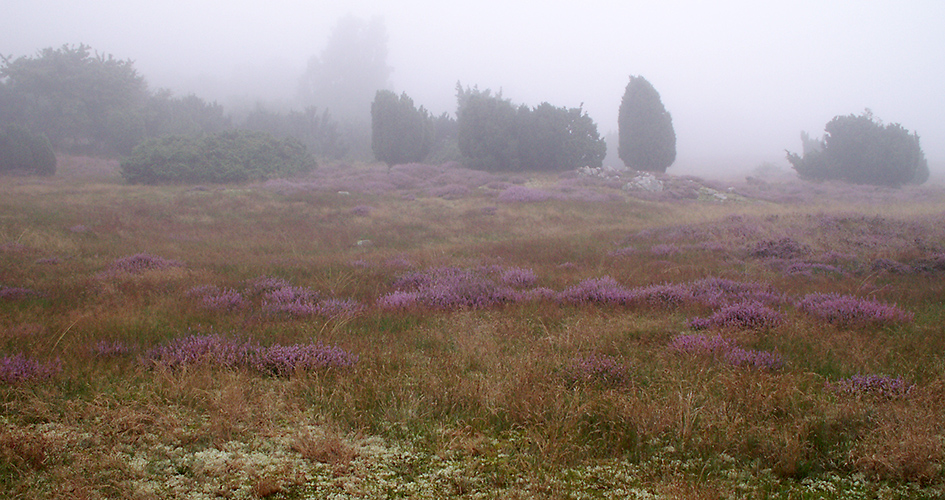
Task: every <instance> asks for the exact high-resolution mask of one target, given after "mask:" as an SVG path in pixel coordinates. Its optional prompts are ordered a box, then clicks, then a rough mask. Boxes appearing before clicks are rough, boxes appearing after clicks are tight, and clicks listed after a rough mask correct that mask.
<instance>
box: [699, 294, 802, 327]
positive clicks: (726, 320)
mask: <svg viewBox="0 0 945 500" xmlns="http://www.w3.org/2000/svg"><path fill="white" fill-rule="evenodd" d="M783 321H784V318H783V317H782V316H781V313H779V312H778V311H775V310H774V309H772V308H770V307H768V306H766V305H764V304H762V303H761V302H754V301H752V302H740V303H738V304H732V305H729V306H725V307H723V308H722V309H720V310H718V311H716V312H715V313H713V314H712V315H711V316H709V317H708V318H694V319H692V320H690V321H689V326H690V328H692V329H694V330H702V329H706V328H737V329H743V328H747V329H752V330H758V329H763V328H771V327H774V326H777V325H779V324H781V323H782V322H783Z"/></svg>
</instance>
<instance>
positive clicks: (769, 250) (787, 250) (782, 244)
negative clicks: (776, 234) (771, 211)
mask: <svg viewBox="0 0 945 500" xmlns="http://www.w3.org/2000/svg"><path fill="white" fill-rule="evenodd" d="M810 252H811V249H810V247H808V246H807V245H804V244H802V243H799V242H797V241H795V240H793V239H791V238H781V239H780V240H762V241H759V242H758V243H756V244H755V246H754V247H753V248H752V249H751V251H750V252H749V253H750V254H751V256H752V257H758V258H762V259H770V258H775V259H785V260H789V259H796V258H798V257H803V256H805V255H808V254H810Z"/></svg>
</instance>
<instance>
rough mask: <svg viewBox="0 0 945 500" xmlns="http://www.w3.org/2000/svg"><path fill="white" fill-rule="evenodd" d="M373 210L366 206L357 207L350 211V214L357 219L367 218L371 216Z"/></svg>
mask: <svg viewBox="0 0 945 500" xmlns="http://www.w3.org/2000/svg"><path fill="white" fill-rule="evenodd" d="M373 210H374V208H373V207H370V206H368V205H358V206H356V207H354V208H352V209H351V213H352V214H353V215H357V216H359V217H367V216H368V215H371V211H373Z"/></svg>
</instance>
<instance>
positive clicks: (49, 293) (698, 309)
mask: <svg viewBox="0 0 945 500" xmlns="http://www.w3.org/2000/svg"><path fill="white" fill-rule="evenodd" d="M60 169H61V170H63V171H62V174H61V175H58V176H57V177H56V178H53V179H46V180H39V181H37V180H32V179H24V178H16V179H0V191H2V193H3V196H2V197H0V286H7V287H20V288H26V289H30V290H35V291H38V292H41V293H40V294H38V295H29V296H28V298H26V299H16V300H6V299H0V356H7V355H13V354H16V353H27V354H29V355H30V356H32V357H34V358H36V359H38V360H41V361H52V360H55V359H59V361H60V362H61V364H62V371H61V372H59V373H57V374H55V375H54V376H53V377H52V378H50V379H44V380H37V381H31V382H29V383H21V384H13V385H4V386H0V425H2V427H0V489H3V490H4V491H8V492H12V496H13V497H22V498H192V497H211V496H225V497H233V498H262V497H271V498H323V497H327V496H330V495H337V496H338V497H339V498H348V497H355V498H358V497H360V498H365V497H396V496H402V497H409V498H444V497H468V498H474V497H476V495H477V494H484V495H486V496H487V497H493V498H576V497H582V495H583V496H584V497H587V498H652V497H656V498H727V497H729V496H730V494H731V492H737V494H736V496H738V497H755V498H760V497H775V496H780V497H784V498H809V497H815V496H824V495H826V496H828V497H829V496H830V495H833V497H834V498H846V497H849V496H856V495H862V496H866V497H882V498H896V497H897V496H898V497H901V498H906V497H923V496H924V497H927V498H934V497H935V496H936V495H941V494H942V488H943V484H945V471H943V470H942V467H941V464H942V463H943V461H945V412H943V410H942V408H941V405H940V403H939V402H940V401H942V400H943V399H945V382H943V380H945V358H943V354H942V353H943V352H945V351H943V349H945V331H943V330H942V326H941V325H942V324H943V323H942V319H943V318H945V308H943V307H942V304H941V300H940V299H941V293H942V286H943V285H942V279H941V277H942V273H943V272H945V270H931V271H923V272H910V273H899V272H890V271H885V270H882V269H877V268H874V266H873V262H874V261H875V260H876V259H880V258H885V259H893V260H895V261H897V262H899V263H902V264H903V265H910V266H911V265H918V264H921V263H922V262H925V261H928V259H931V258H934V257H935V256H936V255H938V254H941V253H943V252H945V230H942V227H945V224H943V222H945V221H943V220H942V214H943V213H945V196H943V195H942V193H941V192H940V190H937V189H936V188H928V189H925V190H913V189H912V188H909V192H905V190H904V191H901V192H900V191H883V190H871V189H864V190H861V191H859V192H854V190H850V189H849V188H845V187H837V186H824V185H820V186H813V187H811V188H810V189H811V190H812V192H813V194H811V195H805V194H804V191H800V190H799V188H798V187H797V186H793V185H792V186H785V187H783V188H779V187H777V186H774V185H772V186H768V188H767V189H768V190H769V191H768V192H767V199H768V200H769V201H757V200H753V199H751V198H736V199H737V200H739V201H734V202H726V203H715V202H706V201H669V200H655V201H654V199H650V200H645V199H641V198H638V197H634V196H629V195H627V194H625V193H623V192H622V191H620V190H619V188H614V187H613V186H611V185H608V184H605V183H599V184H593V188H594V189H597V190H599V191H600V192H602V193H605V194H607V196H608V197H609V198H606V199H609V200H610V201H588V200H581V199H573V198H572V199H552V200H548V201H543V202H539V203H505V202H500V201H498V200H497V195H498V193H499V192H500V191H499V190H497V189H492V188H488V187H486V186H479V187H475V186H473V187H471V188H470V189H469V190H468V192H467V194H466V195H463V196H460V197H457V198H453V199H443V198H439V197H437V196H435V195H431V194H428V192H427V191H424V190H423V189H425V188H418V187H411V188H409V189H407V188H405V189H401V190H400V191H397V190H394V191H383V190H381V191H377V190H376V189H375V188H371V189H375V190H370V189H366V190H365V191H357V190H356V189H353V188H351V187H348V186H355V187H357V183H356V182H355V181H351V183H350V184H343V183H342V184H339V185H344V186H345V187H346V190H349V189H350V190H351V192H350V194H339V193H338V192H337V191H338V190H340V189H337V190H336V189H322V188H320V187H319V186H318V184H317V183H314V182H307V181H298V182H297V184H291V183H287V184H286V185H285V186H283V185H281V184H280V186H282V187H280V188H279V189H273V188H272V187H271V186H226V187H210V188H208V189H206V190H193V189H192V188H191V187H187V186H171V187H142V186H123V185H121V184H118V183H117V180H116V179H117V178H116V177H114V176H113V175H112V174H110V173H109V172H112V173H113V172H114V165H113V164H111V163H105V164H102V163H100V162H95V161H94V160H92V159H68V160H67V161H66V162H64V163H61V164H60ZM355 170H356V171H357V173H358V175H360V176H366V177H370V176H374V177H371V178H372V179H377V178H381V179H383V175H382V174H381V173H379V172H376V171H375V170H377V169H376V168H375V167H370V166H364V167H357V168H356V169H355ZM339 172H341V171H340V170H339ZM339 175H340V174H339ZM499 180H502V179H501V178H500V179H499ZM339 182H340V181H339ZM359 182H360V181H359ZM557 182H558V179H556V178H553V177H547V176H546V177H543V178H541V179H538V180H537V181H536V182H535V183H534V185H536V186H541V187H542V188H546V189H552V188H553V187H554V186H555V185H556V183H557ZM588 182H590V181H588ZM289 184H291V185H289ZM549 186H550V187H549ZM290 187H291V189H289V188H290ZM739 189H740V188H739ZM777 189H783V190H784V197H785V198H787V199H794V200H795V201H779V197H778V196H776V195H777V193H776V192H775V190H777ZM831 190H833V191H831ZM831 193H834V194H835V195H836V196H834V197H833V201H831ZM803 196H810V197H809V198H806V199H804V198H801V197H803ZM798 198H800V199H799V200H798ZM771 200H773V201H771ZM365 206H367V207H371V208H370V209H369V210H365V209H363V208H361V209H358V210H355V209H356V208H358V207H365ZM783 238H788V239H790V240H792V241H794V242H796V243H798V244H799V245H803V246H806V248H809V249H810V253H809V255H806V256H804V259H806V260H805V261H804V262H808V263H809V262H814V263H824V262H826V261H824V260H819V259H821V255H822V254H823V253H824V252H828V251H831V252H834V253H835V254H843V255H846V256H847V257H844V259H845V260H842V262H841V263H840V264H838V265H839V266H840V268H839V272H832V273H819V274H810V275H792V274H789V273H785V272H784V271H782V267H778V265H780V264H778V263H777V262H772V261H771V260H770V259H763V258H758V257H755V256H752V248H754V245H756V244H758V243H759V242H763V241H778V240H781V239H783ZM365 240H370V243H364V241H365ZM359 241H360V242H362V243H361V244H358V242H359ZM659 244H663V245H676V246H677V248H678V251H676V252H669V253H663V254H656V253H653V252H651V251H650V249H651V247H653V246H654V245H659ZM629 246H632V247H634V248H635V250H634V251H631V252H626V253H625V254H620V255H614V254H613V252H614V251H615V250H617V249H621V248H625V247H629ZM142 252H147V253H149V254H152V255H156V256H160V257H163V258H165V259H173V260H176V261H180V262H182V263H183V266H182V267H170V268H166V269H160V270H149V271H145V272H143V273H139V274H134V273H114V272H110V271H109V267H110V266H111V265H112V263H113V262H114V261H115V260H116V259H118V258H120V257H123V256H127V255H133V254H137V253H142ZM831 262H833V261H831ZM441 266H458V267H462V268H469V269H478V268H480V267H481V266H486V267H488V266H492V267H499V268H510V267H525V268H528V269H531V270H533V271H534V273H535V275H536V276H537V283H536V284H535V286H541V287H547V288H549V289H551V290H554V291H561V290H564V289H565V288H567V287H569V286H572V285H575V284H577V283H579V282H580V281H581V280H584V279H587V278H600V277H603V276H611V277H613V278H615V279H616V280H617V281H618V282H619V283H621V284H622V285H624V286H626V287H641V286H645V285H650V284H658V283H686V282H690V281H694V280H698V279H702V278H706V277H721V278H726V279H731V280H735V281H739V282H762V283H765V284H768V285H770V286H771V287H772V288H773V289H775V290H777V291H778V292H779V293H783V294H785V296H786V298H787V300H785V301H784V302H783V303H780V304H779V305H777V306H776V307H778V308H779V310H780V311H781V313H782V314H783V316H784V321H783V322H782V323H780V324H778V325H776V326H773V327H768V328H765V329H759V330H723V331H721V332H720V334H721V335H723V336H725V337H726V338H728V339H730V340H731V341H732V342H735V343H736V344H737V345H739V346H741V347H744V348H746V349H759V350H771V351H776V352H778V353H780V354H781V355H782V356H783V357H784V358H785V360H786V366H785V368H783V369H780V370H777V371H763V370H757V369H751V368H747V367H744V366H733V365H730V364H727V363H726V362H725V361H724V360H723V359H719V358H713V357H711V356H709V357H705V356H703V357H699V356H691V355H685V354H682V353H679V352H674V351H672V350H671V349H669V348H668V345H669V343H670V342H671V340H672V338H673V337H674V336H675V335H677V334H678V333H680V332H688V331H689V330H688V326H687V321H688V319H690V318H692V317H695V316H700V317H705V316H707V315H708V314H710V313H711V312H712V309H711V308H710V307H708V306H705V305H700V304H679V305H676V306H672V307H666V306H662V305H654V304H651V305H639V306H618V305H601V304H586V303H585V304H564V303H559V302H556V301H553V300H537V301H530V302H519V303H513V304H505V305H500V306H496V307H490V308H486V309H468V308H467V309H458V310H453V309H447V310H433V309H428V308H422V307H421V308H414V309H408V310H403V311H389V310H383V309H381V308H380V307H377V306H376V305H375V303H376V301H377V299H378V298H380V297H381V296H383V295H385V294H387V293H390V292H391V291H393V284H394V283H395V282H396V280H397V279H398V278H399V277H400V276H402V275H403V274H404V273H405V272H408V271H417V272H422V271H423V270H426V269H430V268H434V267H441ZM263 276H273V277H278V278H282V279H284V280H286V281H287V282H289V283H290V284H291V285H293V286H296V287H304V288H307V289H310V290H312V291H315V292H318V293H319V294H322V295H323V296H328V297H338V298H351V299H354V300H357V301H358V302H360V303H361V304H362V305H363V306H364V307H363V309H361V310H360V311H359V312H358V313H357V314H354V315H351V316H302V317H296V316H291V315H278V314H271V313H267V312H265V310H264V309H263V307H262V301H263V300H265V299H263V298H260V296H259V295H258V294H257V295H253V293H255V292H253V291H252V286H253V285H252V282H253V280H256V279H257V278H260V277H263ZM203 285H214V286H217V287H221V288H223V287H226V288H230V289H233V290H237V291H239V292H240V293H242V294H243V295H244V296H245V297H246V300H247V304H248V305H247V306H246V307H243V308H241V309H237V310H233V311H222V310H220V311H218V310H208V309H205V308H203V307H201V306H200V304H198V303H197V302H196V301H195V299H194V298H193V297H192V296H189V295H188V294H187V292H188V290H190V289H192V288H193V287H196V286H203ZM813 292H838V293H844V294H853V295H857V296H863V297H873V298H877V299H878V300H883V301H887V302H896V303H898V304H899V305H900V306H901V307H903V308H905V309H906V310H908V311H911V312H915V313H916V317H915V320H914V321H913V322H912V323H904V324H895V325H884V326H868V327H855V326H852V327H846V326H836V325H831V324H821V323H818V322H817V321H816V320H814V319H812V318H811V317H809V316H807V315H805V314H803V313H802V312H801V311H799V310H796V309H795V308H794V306H793V300H797V299H798V298H799V297H801V296H803V295H804V294H807V293H813ZM11 296H12V295H11ZM210 333H224V334H232V335H236V336H238V337H240V338H244V339H249V340H253V341H255V342H258V343H260V344H263V345H269V344H274V343H279V344H282V345H289V344H294V343H314V342H323V343H326V344H331V345H336V346H339V347H341V348H343V349H345V350H346V351H348V352H351V353H355V354H357V355H358V356H359V361H358V363H357V364H356V365H355V366H353V367H351V368H347V369H329V370H324V371H314V372H311V373H295V374H293V375H291V376H286V377H276V376H268V375H261V374H259V373H258V372H256V371H253V370H250V369H246V368H238V367H236V368H223V367H219V366H204V365H200V364H194V365H188V366H185V367H183V368H181V369H155V368H151V367H149V366H148V365H147V364H144V363H142V362H141V360H140V358H141V357H142V356H143V355H144V354H145V353H146V351H147V350H148V349H150V348H153V347H155V346H159V345H161V344H164V343H166V342H168V341H169V340H171V339H174V338H179V337H183V336H187V335H193V334H210ZM99 341H107V342H110V343H112V344H109V345H114V346H119V347H121V348H120V349H118V348H115V349H113V350H112V351H108V352H106V353H102V352H99V351H96V348H95V346H96V344H97V343H98V342H99ZM589 357H591V358H593V357H596V358H594V359H607V360H613V361H614V362H619V363H620V366H621V367H623V368H622V369H623V370H625V371H624V372H620V377H618V378H617V379H606V378H600V379H595V378H580V377H578V378H576V377H575V376H574V375H573V373H571V370H574V366H575V360H578V359H588V358H589ZM856 374H878V375H887V376H901V377H904V378H906V379H908V380H909V381H910V383H913V384H914V385H915V387H914V389H913V390H912V391H911V392H909V394H908V395H907V396H906V397H903V398H898V399H884V398H879V397H876V396H874V395H870V394H859V395H852V394H839V393H837V392H835V391H832V390H830V389H829V386H828V383H829V382H836V381H837V380H840V379H842V378H845V377H850V376H852V375H856ZM614 380H616V382H615V381H614ZM831 488H832V490H831ZM830 491H833V493H830ZM648 495H649V496H648Z"/></svg>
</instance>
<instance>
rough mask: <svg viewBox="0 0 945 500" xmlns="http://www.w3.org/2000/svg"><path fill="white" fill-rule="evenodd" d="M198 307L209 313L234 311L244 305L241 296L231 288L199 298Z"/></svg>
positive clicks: (244, 302)
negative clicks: (209, 311)
mask: <svg viewBox="0 0 945 500" xmlns="http://www.w3.org/2000/svg"><path fill="white" fill-rule="evenodd" d="M199 303H200V307H202V308H204V309H209V310H211V311H236V310H238V309H242V308H243V307H244V306H245V305H246V301H245V300H244V299H243V295H242V294H241V293H239V292H237V291H236V290H233V289H232V288H224V289H222V290H216V291H214V292H211V293H206V294H203V295H201V296H200V302H199Z"/></svg>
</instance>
